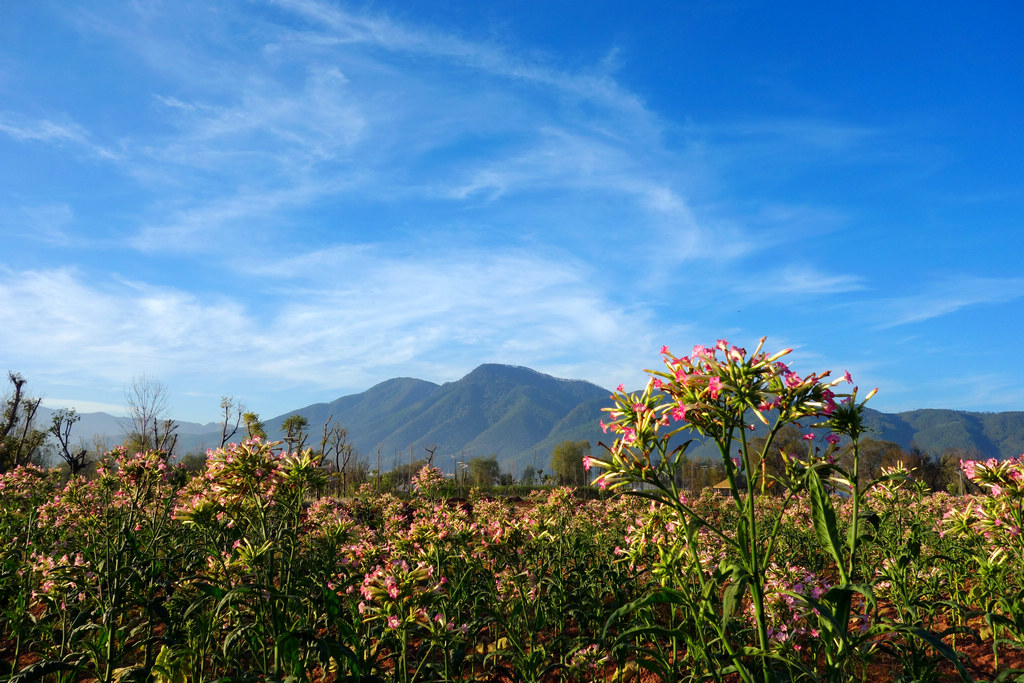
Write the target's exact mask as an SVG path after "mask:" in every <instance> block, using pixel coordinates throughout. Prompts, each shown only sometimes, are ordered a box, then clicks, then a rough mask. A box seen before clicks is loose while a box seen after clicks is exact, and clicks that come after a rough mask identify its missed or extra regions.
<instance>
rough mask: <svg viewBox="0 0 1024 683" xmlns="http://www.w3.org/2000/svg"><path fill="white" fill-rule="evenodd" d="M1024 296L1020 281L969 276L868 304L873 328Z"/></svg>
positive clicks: (924, 318)
mask: <svg viewBox="0 0 1024 683" xmlns="http://www.w3.org/2000/svg"><path fill="white" fill-rule="evenodd" d="M1022 297H1024V278H990V277H978V276H970V275H958V276H954V277H949V278H946V279H943V280H940V281H937V282H934V283H931V284H929V285H927V286H926V287H925V288H924V291H921V292H919V293H917V294H912V295H909V296H904V297H896V298H888V299H887V298H881V299H877V300H875V301H872V302H871V304H870V307H871V309H872V311H873V313H871V314H870V315H871V316H872V317H874V318H875V319H876V320H878V321H879V322H878V323H877V324H876V327H875V329H879V330H884V329H887V328H890V327H897V326H899V325H908V324H911V323H917V322H922V321H924V320H929V319H931V318H937V317H939V316H943V315H948V314H950V313H955V312H956V311H959V310H961V309H964V308H968V307H971V306H980V305H987V304H998V303H1006V302H1009V301H1015V300H1016V299H1020V298H1022Z"/></svg>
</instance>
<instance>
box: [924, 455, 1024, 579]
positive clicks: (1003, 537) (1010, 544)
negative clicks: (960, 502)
mask: <svg viewBox="0 0 1024 683" xmlns="http://www.w3.org/2000/svg"><path fill="white" fill-rule="evenodd" d="M960 466H961V468H962V470H963V473H964V476H965V477H966V478H967V479H968V480H969V481H970V482H972V483H974V484H975V485H977V486H979V487H981V488H982V489H983V490H987V495H981V496H976V497H974V498H973V500H972V502H971V503H969V504H968V505H967V506H966V507H964V508H961V509H952V510H950V511H949V512H948V513H946V515H945V517H944V519H943V523H944V527H945V531H946V532H947V533H953V534H955V535H961V536H964V535H980V536H981V537H983V538H984V539H985V540H986V542H987V544H988V545H989V546H990V547H991V553H990V555H989V562H991V563H993V564H1000V563H1003V562H1005V561H1006V560H1007V558H1012V559H1014V560H1016V561H1017V562H1022V561H1024V537H1022V536H1021V529H1022V528H1024V454H1021V455H1020V456H1018V457H1016V458H1010V459H1008V460H1003V461H998V460H996V459H994V458H993V459H989V460H985V461H980V460H965V461H962V462H961V463H960Z"/></svg>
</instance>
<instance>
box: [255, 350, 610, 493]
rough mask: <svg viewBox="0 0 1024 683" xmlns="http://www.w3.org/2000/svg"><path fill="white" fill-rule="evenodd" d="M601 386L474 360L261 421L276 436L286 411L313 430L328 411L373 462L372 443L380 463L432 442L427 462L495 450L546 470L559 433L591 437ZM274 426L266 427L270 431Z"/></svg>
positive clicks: (514, 465)
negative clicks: (465, 366)
mask: <svg viewBox="0 0 1024 683" xmlns="http://www.w3.org/2000/svg"><path fill="white" fill-rule="evenodd" d="M609 393H610V392H608V391H607V390H606V389H602V388H601V387H599V386H597V385H594V384H591V383H589V382H584V381H581V380H566V379H557V378H555V377H551V376H550V375H545V374H542V373H540V372H537V371H536V370H531V369H529V368H524V367H518V366H512V365H495V364H487V365H481V366H480V367H478V368H477V369H475V370H473V371H472V372H471V373H469V374H468V375H466V376H465V377H463V378H462V379H460V380H458V381H457V382H447V383H445V384H442V385H436V384H432V383H430V382H424V381H422V380H416V379H408V378H402V379H393V380H389V381H387V382H383V383H381V384H378V385H376V386H374V387H372V388H370V389H368V390H367V391H365V392H363V393H362V394H356V395H354V396H345V397H342V398H340V399H338V400H336V401H333V402H331V403H317V404H314V405H311V406H307V407H305V408H301V409H299V410H296V411H293V412H291V413H288V414H286V415H280V416H278V417H275V418H272V419H269V420H266V421H265V422H266V425H267V429H268V434H269V435H270V436H271V437H272V438H273V437H275V436H277V437H278V438H279V437H280V434H281V432H280V425H281V423H282V422H283V421H284V420H285V419H286V418H287V417H288V416H290V415H302V416H303V417H305V418H306V419H307V420H309V423H310V432H311V434H313V435H317V434H319V433H320V432H321V431H322V429H323V424H324V422H325V421H326V420H327V417H328V416H330V415H333V417H334V420H335V421H336V422H338V423H339V424H341V425H342V426H343V427H345V429H346V430H348V434H349V440H350V442H351V443H352V444H353V445H354V446H355V447H356V448H358V449H359V451H360V453H362V454H363V456H364V457H366V458H367V459H368V460H369V461H370V463H371V466H372V467H375V466H376V463H375V458H376V453H377V449H378V447H379V449H380V452H381V460H382V466H383V467H386V468H390V467H391V466H392V465H393V464H394V463H395V462H405V461H406V460H408V457H409V449H410V447H411V448H412V454H413V457H414V458H420V457H422V456H423V455H424V454H425V451H424V448H426V447H431V448H433V447H434V446H436V447H437V451H436V456H435V460H434V464H435V465H437V466H439V467H441V468H442V469H444V470H446V471H451V470H452V469H453V468H454V466H455V465H454V462H455V460H454V458H453V457H452V456H455V457H458V458H466V459H468V458H470V457H474V456H487V455H492V454H493V455H496V456H497V457H498V460H499V461H500V462H501V463H502V466H503V467H504V468H506V469H507V470H512V471H513V472H516V473H521V472H522V470H523V468H524V467H526V466H527V465H530V464H534V463H535V461H536V464H537V466H538V467H540V468H541V469H547V466H548V463H549V461H550V458H551V450H552V449H553V448H554V445H555V444H557V443H559V442H560V441H562V440H564V439H588V440H590V441H591V442H592V443H595V444H596V442H597V438H598V435H599V434H600V428H599V426H598V423H599V421H600V417H601V412H600V409H601V407H602V406H603V405H606V404H607V401H608V396H609ZM271 432H273V433H271Z"/></svg>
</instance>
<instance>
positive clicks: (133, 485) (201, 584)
mask: <svg viewBox="0 0 1024 683" xmlns="http://www.w3.org/2000/svg"><path fill="white" fill-rule="evenodd" d="M719 350H720V351H722V352H723V356H724V357H723V358H719V357H718V356H717V354H716V353H715V350H713V349H705V348H704V347H698V349H695V352H694V353H693V354H691V356H689V357H686V358H685V360H684V359H682V358H677V357H675V356H673V355H671V354H670V353H668V352H667V350H666V351H665V354H664V355H665V360H666V365H667V368H668V372H664V373H652V381H651V382H650V383H649V384H648V386H647V388H646V389H645V390H644V392H641V393H640V394H627V393H625V392H623V391H621V390H620V391H618V392H616V395H615V396H614V397H613V399H614V404H615V405H614V406H613V407H612V408H611V409H610V410H609V420H610V422H609V423H608V424H607V425H606V427H607V429H608V431H609V432H610V433H611V434H612V435H613V436H614V442H613V443H612V444H611V445H610V446H608V447H607V450H606V454H605V455H603V456H600V457H599V456H597V455H594V456H592V457H588V458H587V465H588V466H589V467H592V468H596V470H597V471H600V473H601V474H600V477H599V478H598V480H597V484H598V489H604V492H603V493H598V495H596V496H595V495H593V493H594V489H591V491H590V494H591V495H586V496H581V495H580V492H577V491H575V490H574V489H570V488H559V489H554V490H547V491H540V492H536V493H534V494H533V495H531V496H530V497H529V498H526V499H518V500H506V499H500V498H491V497H487V496H485V495H483V494H482V493H481V492H479V491H474V492H473V493H471V495H470V496H469V497H468V498H465V499H456V498H453V497H451V496H450V495H449V494H450V493H451V490H450V481H448V480H446V479H444V477H443V476H441V473H440V472H439V471H438V470H436V469H432V468H430V467H426V468H424V469H423V470H422V471H421V472H420V473H419V475H417V477H416V478H415V481H414V487H413V490H411V491H409V492H405V493H404V494H403V496H402V497H398V496H396V495H394V494H393V493H390V492H380V491H375V490H373V487H372V486H370V485H364V487H363V488H362V489H360V491H359V492H358V494H357V495H355V496H352V497H347V498H344V499H336V498H331V497H326V496H323V495H321V493H322V491H323V490H324V484H325V474H324V471H323V470H322V469H321V468H320V467H319V458H318V457H316V456H315V455H314V454H313V453H312V452H310V451H306V452H303V453H285V452H282V451H281V449H280V447H279V445H278V444H274V443H266V442H261V441H259V440H251V441H248V442H245V443H243V444H235V445H231V446H229V447H227V448H224V449H220V450H217V451H212V452H211V453H210V454H209V458H208V460H207V464H206V469H205V471H203V472H201V473H199V474H198V475H195V476H189V475H188V474H187V473H186V472H185V471H184V470H183V469H181V468H179V467H175V466H171V465H169V464H168V463H167V462H166V458H165V456H164V455H163V454H161V453H158V452H147V453H139V454H131V453H127V452H124V451H119V452H115V453H113V454H112V455H111V458H110V460H109V462H108V463H107V464H106V465H105V466H104V467H103V468H101V469H100V470H99V472H98V475H97V476H96V477H94V478H84V477H74V478H72V479H71V480H70V481H67V482H65V481H62V480H61V479H60V476H61V475H60V474H59V473H58V472H57V471H56V470H54V471H47V470H42V469H39V468H36V467H33V466H25V467H20V468H17V469H15V470H12V471H10V472H7V473H5V474H2V475H0V538H3V539H5V543H4V544H3V545H2V546H0V680H12V681H44V680H45V681H80V680H98V681H103V682H104V683H108V682H110V681H115V680H119V681H159V682H168V683H170V682H175V683H177V682H184V681H222V680H223V681H243V680H266V681H270V680H276V681H284V680H292V681H307V680H308V681H472V680H482V681H509V682H520V681H689V680H694V681H696V680H701V681H703V680H714V681H739V680H743V681H769V680H770V681H784V680H808V681H845V680H868V681H877V680H901V681H928V680H961V679H962V680H971V679H975V680H994V679H997V678H999V679H1001V680H1016V678H1015V677H1017V676H1020V675H1021V674H1022V673H1024V672H1022V671H1020V670H1018V669H1017V667H1022V666H1024V657H1022V650H1021V648H1022V647H1024V541H1022V539H1021V535H1020V528H1021V526H1022V525H1024V517H1022V514H1024V512H1022V510H1024V481H1022V480H1024V461H1022V460H1021V459H1018V460H1013V461H1007V462H996V461H988V462H969V463H965V464H964V474H965V477H966V479H967V480H969V482H972V483H973V485H974V486H975V490H976V491H977V492H976V493H974V494H972V495H965V496H952V495H949V494H945V493H937V494H936V493H930V492H927V491H926V490H925V489H924V487H923V486H922V485H921V484H920V483H918V482H916V481H915V480H914V478H913V473H908V472H906V471H901V470H899V469H894V470H891V471H887V472H885V473H884V474H883V476H882V477H880V478H878V479H876V480H874V481H870V482H865V481H862V480H861V479H862V478H861V477H859V476H858V472H857V461H856V453H857V439H858V438H859V415H860V411H861V410H862V407H863V401H861V402H858V400H857V396H856V390H854V391H852V392H851V393H850V394H849V395H847V396H845V397H844V396H843V395H841V394H838V393H836V394H833V393H832V391H833V389H835V390H838V388H839V384H838V383H837V382H833V383H826V381H825V376H826V375H824V374H823V375H811V376H808V377H803V378H801V377H799V376H796V375H795V374H793V373H792V371H790V370H789V368H788V367H787V366H784V365H782V364H781V362H780V361H779V357H780V356H778V355H776V356H767V355H766V354H761V353H759V351H758V352H755V353H754V354H751V355H747V354H746V352H745V351H744V350H742V349H735V347H728V346H727V345H726V346H725V347H724V348H719ZM846 379H847V378H846V377H844V378H843V381H845V380H846ZM655 380H657V381H655ZM844 398H845V400H844ZM759 406H760V407H762V417H763V418H764V419H765V420H766V421H768V420H774V423H773V424H774V425H775V426H774V427H772V429H778V428H780V426H781V425H784V424H793V423H795V422H796V420H804V421H805V422H804V423H807V428H808V429H811V428H817V429H822V430H824V431H825V433H827V434H828V435H830V436H831V435H836V438H830V439H825V440H824V442H825V443H827V444H828V447H827V448H826V449H824V450H823V451H822V452H819V450H820V449H818V448H816V447H815V446H814V445H813V444H812V443H811V442H810V440H809V441H808V451H807V453H801V454H791V453H785V454H782V455H783V457H784V459H785V460H786V465H787V466H786V472H785V474H784V475H778V476H775V477H774V478H773V480H772V481H771V482H768V481H766V480H763V479H762V480H759V479H758V476H757V472H758V467H757V462H756V461H755V460H754V459H753V458H754V457H755V455H752V454H750V453H749V452H748V451H749V449H746V448H741V449H738V450H737V449H735V448H734V445H735V444H734V443H733V439H738V440H741V441H742V440H743V439H744V438H745V437H744V436H743V434H744V433H745V431H744V430H745V429H746V424H745V422H744V419H745V418H747V416H748V415H749V414H750V413H749V411H750V410H751V409H753V410H756V409H757V408H758V407H759ZM730 411H731V412H730ZM810 422H814V424H813V425H812V424H810ZM804 423H801V424H804ZM688 429H689V430H692V429H697V430H699V431H700V433H701V434H703V435H705V436H708V437H710V438H714V439H715V440H716V441H719V443H720V444H722V445H723V451H722V452H723V458H724V460H725V462H726V463H727V467H728V476H729V481H730V487H729V490H728V491H727V493H726V494H725V495H713V494H712V492H711V491H710V490H705V491H703V492H691V491H682V490H679V489H678V488H676V485H675V483H674V481H675V480H674V479H673V477H672V466H673V462H674V459H675V458H676V457H678V456H679V454H681V453H682V452H684V451H685V446H684V445H675V444H676V442H675V441H673V440H672V439H673V438H674V437H675V436H677V435H678V434H680V433H683V432H685V431H686V430H688ZM838 437H842V438H843V444H841V443H840V439H839V438H838ZM770 445H771V439H770V438H769V439H768V441H767V443H766V444H765V446H764V448H765V449H766V450H767V449H769V448H770ZM841 445H843V446H844V448H845V450H844V451H840V450H838V449H839V448H840V446H841ZM733 453H737V454H738V455H735V456H734V455H733ZM762 455H764V454H762ZM734 458H735V460H734ZM768 484H771V485H768Z"/></svg>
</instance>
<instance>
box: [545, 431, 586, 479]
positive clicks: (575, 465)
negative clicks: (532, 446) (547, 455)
mask: <svg viewBox="0 0 1024 683" xmlns="http://www.w3.org/2000/svg"><path fill="white" fill-rule="evenodd" d="M589 453H590V442H589V441H586V440H581V441H563V442H562V443H560V444H558V445H557V446H555V450H554V451H552V453H551V470H552V471H553V472H554V473H555V477H556V478H557V480H558V483H559V484H560V485H563V486H586V485H587V479H588V477H587V472H586V469H585V468H584V465H583V457H584V456H585V455H587V454H589Z"/></svg>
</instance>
